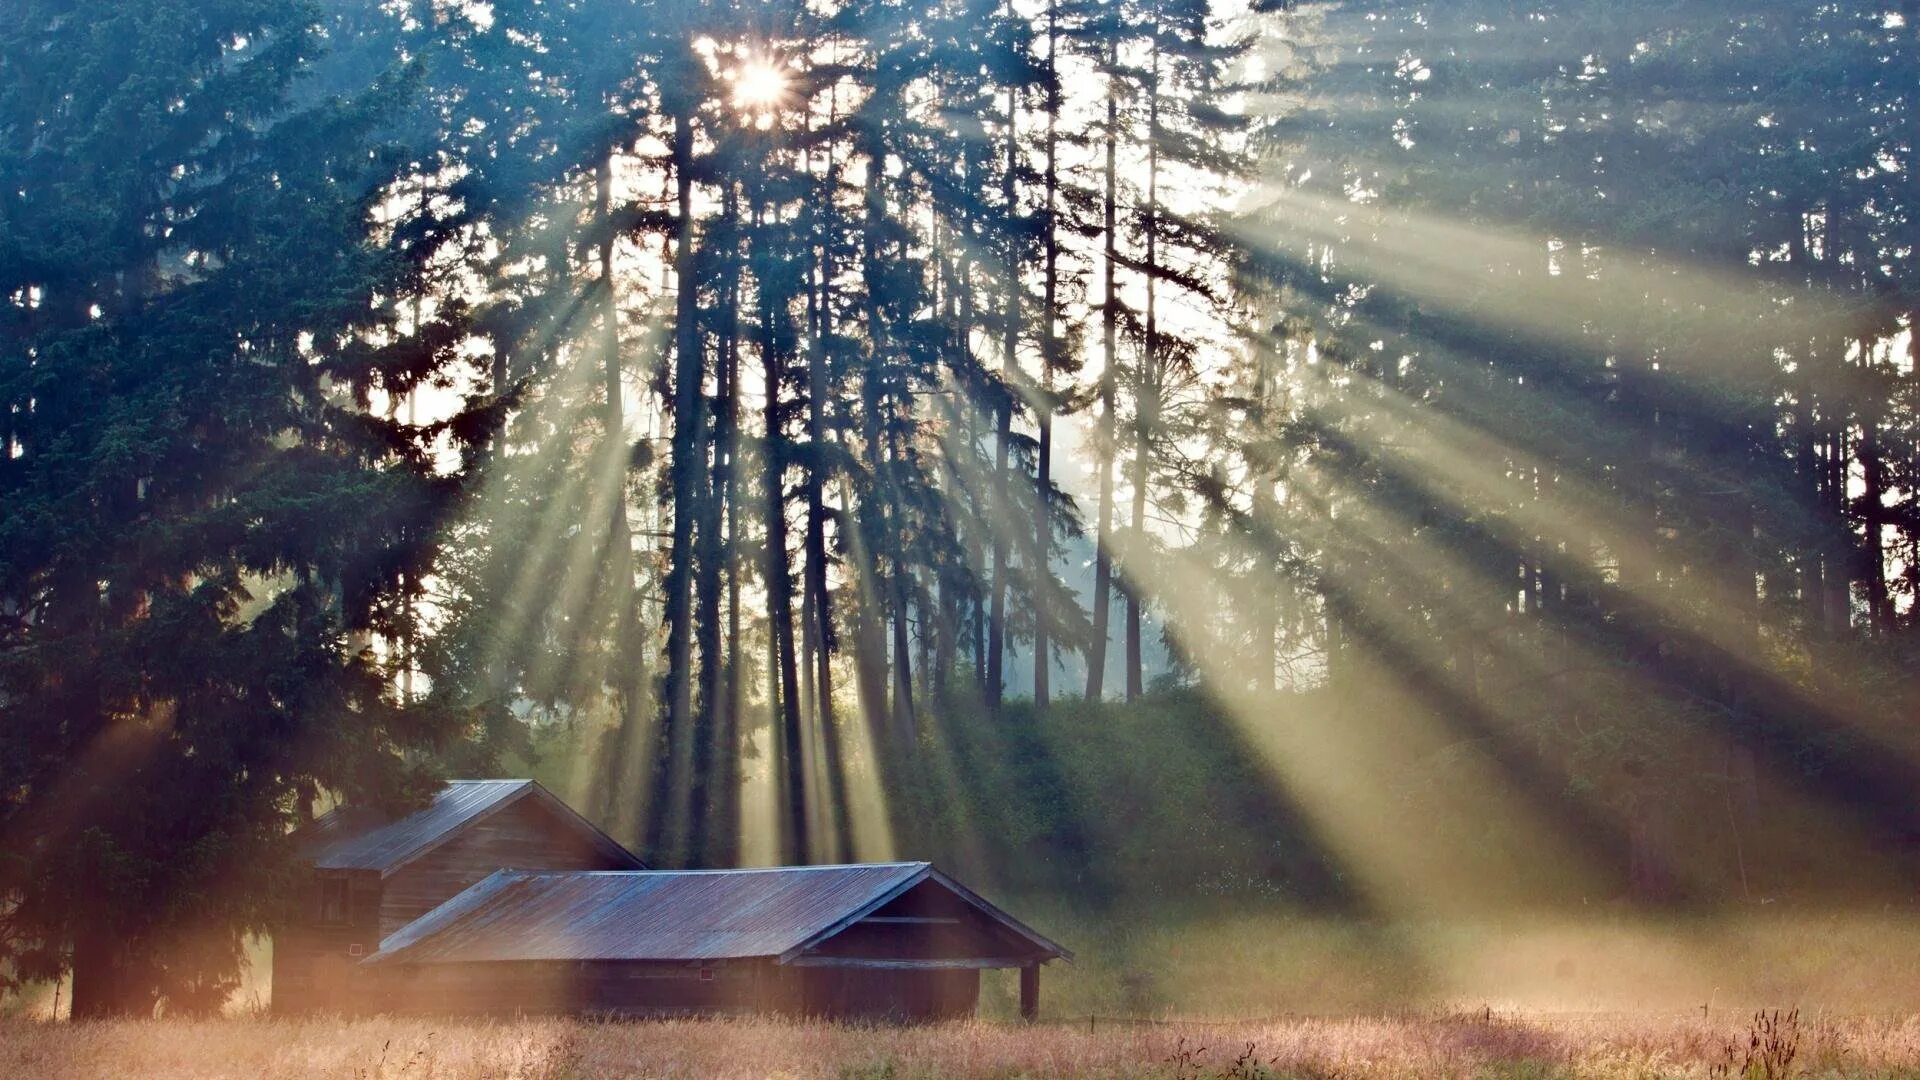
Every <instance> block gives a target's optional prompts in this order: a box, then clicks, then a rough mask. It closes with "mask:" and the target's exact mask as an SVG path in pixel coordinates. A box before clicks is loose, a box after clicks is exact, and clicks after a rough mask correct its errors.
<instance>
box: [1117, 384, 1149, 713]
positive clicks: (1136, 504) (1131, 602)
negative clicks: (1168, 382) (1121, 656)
mask: <svg viewBox="0 0 1920 1080" xmlns="http://www.w3.org/2000/svg"><path fill="white" fill-rule="evenodd" d="M1153 393H1154V390H1153V388H1152V386H1151V385H1150V384H1149V385H1145V386H1142V387H1141V388H1140V401H1139V402H1137V403H1136V405H1137V408H1139V409H1140V410H1141V412H1142V413H1143V414H1144V413H1145V411H1146V408H1147V404H1146V399H1147V398H1148V397H1150V396H1152V395H1153ZM1148 467H1149V457H1148V448H1147V420H1146V418H1145V416H1144V415H1143V416H1142V417H1141V418H1140V420H1139V422H1138V423H1137V424H1135V426H1134V436H1133V472H1134V482H1133V516H1132V519H1131V523H1132V528H1131V531H1132V534H1133V539H1132V550H1131V551H1129V552H1128V558H1127V563H1128V566H1127V574H1126V585H1125V587H1124V588H1123V589H1122V592H1124V593H1125V594H1126V597H1127V700H1128V701H1137V700H1139V698H1140V695H1141V694H1142V693H1144V692H1145V690H1146V687H1145V681H1144V677H1143V670H1144V669H1143V666H1142V655H1141V639H1140V629H1141V628H1140V623H1141V612H1140V593H1141V588H1140V585H1139V580H1140V576H1141V568H1142V561H1143V559H1144V556H1145V551H1144V548H1145V547H1146V535H1147V469H1148Z"/></svg>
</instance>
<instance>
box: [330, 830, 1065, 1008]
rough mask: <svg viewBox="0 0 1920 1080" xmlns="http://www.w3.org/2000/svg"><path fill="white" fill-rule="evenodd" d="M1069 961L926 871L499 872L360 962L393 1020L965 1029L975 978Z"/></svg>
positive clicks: (1035, 978)
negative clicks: (911, 1024)
mask: <svg viewBox="0 0 1920 1080" xmlns="http://www.w3.org/2000/svg"><path fill="white" fill-rule="evenodd" d="M1067 957H1068V953H1067V951H1066V950H1065V949H1063V948H1061V947H1060V946H1059V945H1056V944H1054V943H1053V942H1051V941H1049V940H1047V939H1046V938H1044V937H1042V936H1040V935H1039V934H1038V933H1035V932H1034V931H1033V930H1031V929H1029V928H1028V927H1026V926H1024V925H1022V924H1021V923H1020V922H1018V921H1016V920H1015V919H1014V918H1012V917H1011V916H1009V915H1008V914H1006V913H1005V912H1003V911H1001V910H1000V909H999V908H997V907H995V906H994V905H992V904H990V903H988V902H987V901H986V900H984V899H982V898H981V897H979V896H978V895H976V894H975V893H973V892H972V891H971V890H969V889H967V888H966V887H965V886H963V885H961V884H960V883H959V882H957V881H954V880H953V879H952V878H950V877H948V876H947V875H946V874H943V873H941V872H940V871H939V870H937V869H935V868H934V867H933V866H931V865H930V864H928V863H924V862H903V863H878V864H864V865H853V866H809V867H779V868H769V869H757V870H695V871H650V872H611V873H582V872H558V873H555V872H535V871H525V870H503V871H501V872H500V873H497V874H494V875H493V876H491V877H489V878H487V879H486V880H484V881H482V882H480V883H479V884H477V885H475V886H474V887H473V888H471V889H468V890H467V891H465V892H463V893H461V894H460V895H459V896H456V897H454V898H453V899H452V900H449V901H448V902H447V903H445V904H442V905H441V906H440V907H438V908H436V909H434V910H433V911H432V912H429V913H428V914H426V915H425V916H423V917H421V918H420V919H418V920H417V921H415V922H413V923H411V924H409V925H408V926H406V927H404V928H402V929H401V930H399V931H398V932H396V933H395V934H393V935H392V936H391V937H389V938H387V939H386V940H385V941H384V942H383V943H382V944H381V947H380V951H379V952H378V953H376V954H375V955H373V956H372V957H370V958H368V960H367V961H366V962H365V964H364V965H363V966H364V967H366V968H367V969H369V976H370V978H369V985H370V987H372V992H373V993H374V994H375V995H376V996H377V999H378V1006H377V1007H379V1008H383V1009H391V1010H394V1011H430V1012H468V1013H515V1012H552V1013H597V1014H605V1015H625V1016H648V1015H675V1014H687V1013H728V1012H751V1011H772V1012H784V1013H793V1014H803V1015H811V1016H832V1017H872V1018H891V1019H906V1020H915V1019H935V1018H943V1017H957V1016H966V1015H970V1014H971V1013H972V1012H973V1010H974V1007H975V1004H976V1003H977V1001H978V998H979V993H980V972H981V971H982V970H983V969H989V968H1017V969H1019V970H1020V972H1021V1005H1022V1011H1023V1013H1025V1014H1027V1015H1029V1016H1030V1015H1032V1014H1033V1013H1034V1012H1035V1011H1036V1010H1037V1009H1038V1007H1039V971H1040V965H1042V964H1044V963H1046V962H1047V961H1049V960H1053V959H1056V958H1067Z"/></svg>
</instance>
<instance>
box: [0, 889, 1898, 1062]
mask: <svg viewBox="0 0 1920 1080" xmlns="http://www.w3.org/2000/svg"><path fill="white" fill-rule="evenodd" d="M1037 921H1038V922H1039V923H1040V925H1043V926H1046V927H1048V928H1049V929H1050V930H1055V929H1057V932H1059V933H1061V935H1062V936H1063V938H1064V939H1065V940H1067V941H1068V942H1070V943H1071V945H1072V947H1073V948H1075V950H1076V951H1077V953H1078V957H1077V960H1076V962H1075V963H1074V964H1072V965H1067V966H1062V965H1051V966H1049V968H1048V969H1047V973H1046V975H1045V976H1044V978H1043V980H1042V989H1043V1006H1044V1014H1043V1022H1042V1023H1040V1024H1038V1025H1034V1026H1023V1025H1020V1024H1018V1023H1015V1022H1013V1021H1012V1020H1011V1017H1012V1015H1013V1013H1014V1011H1015V993H1014V989H1015V988H1014V980H1013V979H1011V978H1010V977H1008V976H1009V975H1010V973H1004V972H1003V973H990V974H989V975H988V977H987V978H986V979H985V980H984V982H983V986H982V995H981V1009H980V1012H981V1015H982V1017H983V1018H984V1019H983V1020H982V1021H981V1022H979V1023H972V1024H963V1025H947V1026H936V1027H918V1028H866V1029H863V1028H856V1027H846V1026H837V1025H831V1024H804V1023H787V1022H777V1021H766V1020H750V1021H724V1020H713V1021H672V1022H650V1023H637V1024H596V1023H571V1022H565V1021H550V1020H524V1021H500V1022H494V1023H487V1022H480V1021H469V1020H449V1019H441V1020H390V1019H370V1020H354V1021H342V1020H315V1021H311V1022H286V1021H271V1020H265V1019H260V1018H259V1013H260V1005H261V1003H262V1002H263V1001H264V1000H266V997H267V995H268V994H269V993H270V988H269V987H267V986H265V985H264V984H263V983H259V982H256V983H252V984H250V985H249V986H248V987H246V988H244V989H243V990H242V992H241V993H240V994H239V995H238V996H237V997H236V1001H235V1009H234V1012H235V1015H233V1016H232V1017H229V1018H227V1019H224V1020H210V1021H189V1020H184V1019H175V1020H160V1021H153V1022H144V1023H116V1024H92V1025H88V1024H82V1025H68V1024H65V1023H49V1022H47V1021H46V1017H47V1016H48V1015H49V1014H50V1013H51V1012H52V1005H53V1001H52V998H51V996H50V994H47V993H45V991H46V990H48V989H50V988H45V987H43V988H41V991H42V993H40V994H37V995H26V996H23V997H19V998H15V999H13V1000H12V1001H11V1002H9V1003H6V1005H5V1006H4V1007H0V1080H12V1078H14V1077H43V1076H49V1077H74V1078H79V1077H97V1076H122V1075H127V1076H155V1077H307V1076H323V1077H339V1078H342V1080H360V1078H372V1077H398V1078H405V1080H413V1078H416V1077H441V1078H478V1077H502V1078H504V1077H564V1076H580V1077H597V1076H621V1075H625V1076H649V1077H651V1076H671V1077H756V1078H758V1077H793V1078H800V1077H835V1078H839V1077H846V1078H859V1077H865V1078H873V1080H880V1078H893V1080H899V1078H909V1077H927V1078H931V1077H948V1076H951V1077H980V1078H995V1080H1011V1078H1014V1077H1021V1076H1036V1077H1037V1076H1075V1075H1091V1076H1104V1077H1138V1078H1152V1080H1200V1078H1203V1077H1205V1078H1209V1080H1212V1078H1220V1080H1226V1078H1232V1080H1250V1078H1255V1077H1268V1078H1277V1077H1350V1078H1362V1077H1428V1076H1448V1077H1469V1076H1473V1077H1478V1076H1492V1077H1515V1078H1518V1077H1531V1078H1546V1077H1575V1076H1593V1077H1608V1078H1622V1080H1624V1078H1629V1077H1631V1078H1640V1077H1666V1076H1694V1077H1729V1078H1732V1077H1743V1076H1746V1077H1753V1078H1756V1080H1757V1078H1767V1080H1773V1078H1777V1077H1781V1076H1787V1075H1791V1076H1796V1077H1875V1078H1883V1077H1913V1078H1915V1080H1920V920H1917V919H1916V918H1915V913H1914V912H1912V911H1911V910H1909V909H1906V908H1901V909H1896V910H1887V911H1878V912H1871V913H1861V912H1855V913H1846V914H1840V913H1828V914H1813V913H1809V912H1797V913H1788V912H1781V911H1774V912H1773V913H1771V914H1757V913H1749V914H1745V915H1740V916H1731V917H1729V916H1723V917H1720V918H1705V917H1702V918H1698V919H1688V918H1681V917H1663V918H1653V917H1633V916H1629V915H1626V914H1620V913H1615V914H1611V915H1609V914H1604V913H1597V914H1595V915H1594V916H1591V917H1588V918H1585V919H1580V920H1573V919H1566V920H1548V919H1542V918H1537V917H1536V918H1520V917H1515V918H1513V919H1509V920H1496V921H1474V922H1465V921H1448V922H1440V921H1434V922H1426V923H1418V922H1414V923H1400V924H1387V923H1380V924H1368V923H1362V922H1356V921H1344V920H1335V919H1317V918H1310V917H1287V916H1283V915H1280V914H1277V913H1273V912H1265V913H1242V914H1239V915H1234V916H1220V917H1216V918H1204V917H1194V918H1190V919H1187V920H1181V921H1177V922H1176V921H1172V920H1164V919H1163V920H1155V921H1141V922H1138V923H1135V922H1130V921H1128V920H1126V919H1124V918H1119V919H1111V920H1107V921H1094V920H1086V919H1079V920H1076V919H1075V918H1074V917H1073V914H1072V913H1071V912H1069V911H1065V910H1060V911H1055V912H1047V911H1045V910H1041V911H1040V912H1039V913H1038V917H1037ZM256 960H257V962H256V964H255V970H254V974H255V976H256V977H257V976H258V975H259V974H260V972H261V971H262V970H263V969H264V964H263V963H262V962H258V961H264V957H259V958H256ZM1795 1008H1798V1009H1799V1010H1800V1012H1799V1015H1798V1017H1797V1019H1796V1020H1795V1022H1794V1023H1792V1024H1791V1025H1787V1026H1786V1027H1785V1028H1784V1029H1783V1031H1782V1032H1781V1033H1780V1038H1779V1040H1778V1047H1779V1050H1780V1052H1784V1049H1785V1047H1787V1046H1789V1045H1790V1046H1791V1047H1792V1050H1793V1053H1792V1061H1791V1063H1790V1068H1786V1067H1783V1064H1782V1061H1781V1060H1780V1053H1776V1054H1775V1055H1774V1056H1773V1057H1772V1058H1771V1059H1767V1058H1766V1057H1765V1055H1762V1054H1759V1053H1758V1051H1760V1050H1763V1049H1764V1048H1765V1045H1766V1042H1767V1039H1766V1037H1765V1034H1764V1033H1761V1039H1760V1045H1759V1046H1756V1045H1755V1040H1754V1036H1755V1032H1754V1029H1753V1016H1754V1014H1755V1013H1756V1011H1761V1010H1765V1011H1766V1012H1768V1013H1773V1012H1775V1011H1776V1010H1780V1011H1790V1010H1793V1009H1795ZM1122 1017H1124V1018H1127V1019H1125V1020H1122V1019H1120V1018H1122ZM1201 1017H1212V1018H1243V1019H1227V1020H1225V1021H1224V1022H1217V1023H1200V1022H1196V1021H1195V1018H1201ZM1248 1017H1261V1018H1264V1019H1258V1020H1251V1019H1244V1018H1248ZM1090 1018H1094V1019H1093V1020H1092V1025H1093V1029H1092V1030H1091V1031H1089V1022H1090ZM1250 1047H1251V1051H1249V1048H1250ZM1243 1055H1249V1056H1247V1057H1246V1058H1245V1060H1240V1061H1239V1064H1238V1066H1236V1064H1235V1062H1236V1060H1238V1059H1241V1058H1242V1056H1243ZM1769 1064H1771V1066H1772V1067H1773V1072H1771V1073H1769V1072H1768V1071H1767V1069H1768V1066H1769ZM1236 1067H1237V1069H1238V1071H1235V1070H1236Z"/></svg>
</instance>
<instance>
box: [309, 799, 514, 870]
mask: <svg viewBox="0 0 1920 1080" xmlns="http://www.w3.org/2000/svg"><path fill="white" fill-rule="evenodd" d="M532 786H533V781H531V780H455V781H452V782H450V783H449V784H447V786H446V788H445V789H443V790H442V791H441V792H440V794H438V795H435V796H434V797H433V802H432V804H431V805H429V806H427V807H426V808H425V809H423V810H420V811H418V812H416V813H413V814H409V815H407V816H406V817H403V818H401V819H399V820H397V821H383V820H382V819H381V818H380V817H379V816H378V815H377V814H375V813H374V812H373V811H371V810H365V809H358V808H343V809H339V810H334V811H333V812H331V813H329V814H327V815H325V816H324V817H322V818H320V820H318V821H316V822H314V823H313V825H312V826H310V827H309V828H308V829H307V831H306V833H305V834H304V835H303V836H302V837H301V838H300V842H301V854H302V855H303V856H304V857H305V858H307V859H310V860H312V861H313V865H314V866H315V867H317V868H319V869H321V870H386V869H388V868H390V867H393V866H396V865H398V864H400V863H402V862H405V861H406V860H407V859H409V858H411V857H412V856H413V855H415V854H416V853H418V852H419V851H421V850H422V849H424V848H427V847H429V846H431V845H433V844H434V843H436V842H438V841H439V840H440V839H441V838H442V837H444V836H446V835H447V834H448V833H450V832H452V831H454V830H455V829H458V828H459V827H460V826H462V825H465V824H466V823H467V822H469V821H472V820H473V819H474V818H476V817H479V816H480V815H481V814H484V813H486V812H488V811H490V810H492V809H494V808H495V807H497V806H499V805H501V804H502V803H505V802H507V801H508V800H510V799H513V798H516V797H518V796H520V795H522V794H524V793H525V792H526V791H528V790H529V789H530V788H532Z"/></svg>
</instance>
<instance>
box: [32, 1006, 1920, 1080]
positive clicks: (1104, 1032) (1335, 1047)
mask: <svg viewBox="0 0 1920 1080" xmlns="http://www.w3.org/2000/svg"><path fill="white" fill-rule="evenodd" d="M0 1076H5V1077H10V1078H12V1077H19V1078H27V1077H36V1078H37V1077H75V1078H78V1077H103V1076H143V1077H163V1078H165V1077H181V1078H185V1077H194V1078H203V1077H268V1078H280V1077H288V1078H291V1077H339V1078H342V1080H362V1078H367V1080H372V1078H406V1080H412V1078H415V1077H419V1078H429V1077H435V1078H480V1077H498V1078H509V1077H525V1078H552V1080H558V1078H562V1077H601V1076H633V1077H643V1076H644V1077H701V1078H721V1077H743V1078H744V1077H753V1078H763V1077H789V1078H795V1080H799V1078H812V1077H821V1078H845V1080H860V1078H867V1080H881V1078H889V1080H907V1078H922V1077H924V1078H933V1077H961V1078H974V1077H978V1078H989V1077H990V1078H996V1080H1011V1078H1014V1077H1056V1076H1092V1077H1114V1078H1120V1077H1127V1078H1142V1080H1147V1078H1151V1080H1201V1078H1207V1080H1214V1078H1219V1080H1254V1078H1280V1077H1302V1078H1308V1077H1312V1078H1334V1077H1342V1078H1354V1080H1359V1078H1366V1077H1513V1078H1520V1077H1527V1078H1547V1077H1606V1078H1615V1077H1617V1078H1622V1080H1624V1078H1629V1077H1631V1078H1641V1077H1667V1076H1673V1077H1682V1076H1693V1077H1720V1076H1725V1077H1752V1078H1756V1080H1758V1078H1763V1077H1767V1078H1771V1077H1783V1076H1805V1077H1920V1017H1906V1018H1903V1019H1877V1020H1868V1019H1859V1018H1854V1019H1834V1018H1823V1017H1799V1018H1797V1019H1784V1018H1783V1020H1782V1022H1781V1024H1780V1027H1779V1029H1778V1031H1777V1034H1776V1035H1775V1036H1773V1037H1772V1038H1771V1039H1770V1038H1769V1036H1768V1035H1767V1033H1766V1032H1760V1033H1758V1035H1756V1033H1755V1031H1754V1029H1753V1027H1752V1021H1751V1019H1750V1018H1746V1017H1740V1016H1733V1015H1728V1016H1707V1017H1702V1016H1701V1015H1699V1014H1697V1013H1696V1014H1694V1015H1692V1016H1651V1015H1648V1016H1642V1017H1633V1018H1628V1017H1601V1016H1593V1015H1589V1016H1567V1015H1562V1016H1550V1015H1546V1014H1541V1015H1537V1016H1526V1015H1503V1014H1500V1013H1485V1012H1483V1013H1480V1014H1477V1015H1476V1014H1467V1013H1461V1014H1451V1015H1448V1014H1438V1013H1434V1014H1425V1015H1411V1014H1410V1015H1405V1016H1398V1017H1392V1016H1389V1017H1356V1018H1350V1019H1338V1020H1336V1019H1298V1020H1281V1021H1267V1022H1263V1023H1247V1024H1234V1025H1134V1026H1124V1027H1119V1026H1116V1027H1108V1028H1105V1029H1100V1030H1096V1031H1094V1032H1091V1033H1089V1032H1088V1031H1087V1030H1086V1028H1085V1027H1084V1026H1070V1025H1064V1024H1042V1025H1036V1026H1033V1027H1024V1026H1021V1025H1017V1024H1003V1023H988V1022H977V1023H966V1024H953V1025H943V1026H932V1027H911V1028H859V1027H847V1026H839V1025H832V1024H819V1023H813V1024H809V1023H786V1022H775V1021H767V1020H684V1021H661V1022H648V1023H631V1024H624V1023H578V1022H569V1021H549V1020H522V1021H501V1022H497V1023H481V1022H451V1021H424V1020H390V1019H372V1020H361V1021H339V1020H315V1021H309V1022H286V1021H268V1020H214V1021H199V1022H190V1021H150V1022H141V1023H132V1022H129V1023H109V1024H81V1025H75V1026H68V1025H54V1024H47V1023H37V1022H30V1021H6V1022H4V1023H0Z"/></svg>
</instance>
